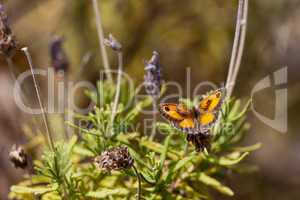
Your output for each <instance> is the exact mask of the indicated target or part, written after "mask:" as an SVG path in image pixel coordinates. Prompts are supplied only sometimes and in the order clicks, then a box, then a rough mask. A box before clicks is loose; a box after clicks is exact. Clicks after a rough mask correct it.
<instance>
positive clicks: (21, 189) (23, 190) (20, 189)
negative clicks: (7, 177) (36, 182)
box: [10, 184, 58, 195]
mask: <svg viewBox="0 0 300 200" xmlns="http://www.w3.org/2000/svg"><path fill="white" fill-rule="evenodd" d="M57 189H58V185H57V184H53V185H52V186H51V187H47V186H44V187H27V186H19V185H14V186H12V187H11V188H10V190H11V191H12V192H15V193H20V194H35V195H38V194H39V195H40V194H45V193H47V192H52V191H55V190H57Z"/></svg>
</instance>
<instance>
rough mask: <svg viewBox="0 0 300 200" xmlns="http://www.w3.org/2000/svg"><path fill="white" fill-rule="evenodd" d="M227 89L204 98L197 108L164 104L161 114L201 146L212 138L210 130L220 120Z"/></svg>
mask: <svg viewBox="0 0 300 200" xmlns="http://www.w3.org/2000/svg"><path fill="white" fill-rule="evenodd" d="M224 98H225V89H218V90H215V91H212V92H210V93H209V94H207V95H204V96H202V98H201V99H200V101H199V103H198V104H197V105H196V106H192V107H190V108H188V107H187V106H186V105H185V104H183V103H162V104H160V106H159V110H160V113H161V115H162V117H164V118H165V119H166V120H167V121H168V122H169V123H170V124H171V125H172V126H173V127H175V128H177V129H179V130H181V131H182V132H185V133H186V134H187V139H188V140H189V141H192V143H194V144H198V146H201V145H200V143H201V141H204V139H205V138H208V137H210V131H209V130H210V128H211V126H213V125H214V124H215V123H216V121H217V120H218V116H219V112H220V108H221V105H222V103H223V101H224Z"/></svg>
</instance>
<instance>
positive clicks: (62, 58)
mask: <svg viewBox="0 0 300 200" xmlns="http://www.w3.org/2000/svg"><path fill="white" fill-rule="evenodd" d="M63 41H64V40H63V38H62V37H57V36H56V37H54V38H53V40H52V41H51V43H50V45H49V51H50V56H51V62H52V66H53V68H54V70H55V72H58V71H67V70H68V68H69V60H68V58H67V55H66V53H65V51H64V49H63V46H62V45H63Z"/></svg>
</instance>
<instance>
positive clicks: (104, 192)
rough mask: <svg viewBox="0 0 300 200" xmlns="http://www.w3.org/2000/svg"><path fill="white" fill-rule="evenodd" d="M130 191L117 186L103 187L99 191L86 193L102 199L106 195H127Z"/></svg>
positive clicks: (88, 195)
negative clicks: (112, 187)
mask: <svg viewBox="0 0 300 200" xmlns="http://www.w3.org/2000/svg"><path fill="white" fill-rule="evenodd" d="M128 193H129V191H128V190H127V189H124V188H115V189H108V188H103V189H101V190H98V191H91V192H88V193H87V194H86V196H87V197H92V198H96V199H102V198H106V197H109V196H113V195H118V196H125V195H127V194H128Z"/></svg>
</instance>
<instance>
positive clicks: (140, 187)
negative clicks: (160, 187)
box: [132, 165, 142, 200]
mask: <svg viewBox="0 0 300 200" xmlns="http://www.w3.org/2000/svg"><path fill="white" fill-rule="evenodd" d="M132 168H133V170H134V172H135V174H136V177H137V179H138V188H137V197H136V199H137V200H140V199H141V190H142V186H141V176H140V174H139V172H138V170H137V169H136V167H135V166H134V165H132Z"/></svg>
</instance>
